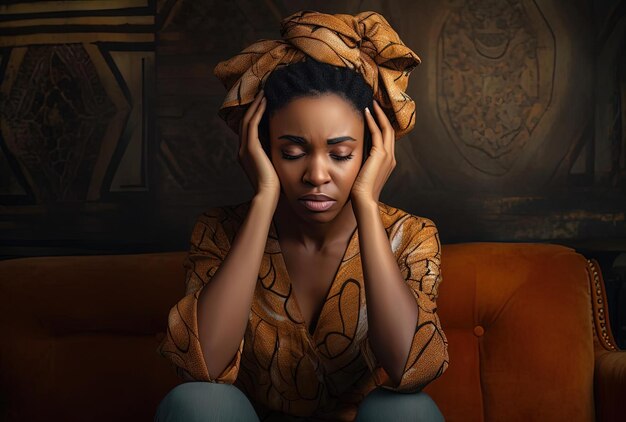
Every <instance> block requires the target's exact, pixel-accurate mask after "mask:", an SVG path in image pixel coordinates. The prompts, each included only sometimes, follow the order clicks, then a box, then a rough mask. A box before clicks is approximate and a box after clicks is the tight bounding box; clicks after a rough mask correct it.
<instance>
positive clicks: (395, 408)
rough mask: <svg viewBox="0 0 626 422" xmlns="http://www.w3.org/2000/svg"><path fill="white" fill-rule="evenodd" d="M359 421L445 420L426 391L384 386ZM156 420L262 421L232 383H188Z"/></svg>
mask: <svg viewBox="0 0 626 422" xmlns="http://www.w3.org/2000/svg"><path fill="white" fill-rule="evenodd" d="M356 420H357V422H371V421H388V420H393V421H419V422H422V421H424V422H440V421H444V418H443V415H442V414H441V412H440V411H439V408H438V407H437V405H436V404H435V402H434V401H433V399H432V398H431V397H430V396H429V395H428V394H426V393H424V392H418V393H410V394H407V393H397V392H394V391H390V390H386V389H383V388H376V389H375V390H372V391H371V392H370V393H369V394H368V395H367V396H366V397H365V398H364V399H363V401H362V402H361V403H360V404H359V407H358V413H357V418H356ZM154 421H155V422H174V421H184V422H201V421H202V422H215V421H220V422H221V421H240V422H248V421H249V422H259V417H258V416H257V414H256V412H255V411H254V408H253V407H252V403H250V401H249V400H248V398H247V397H246V395H245V394H244V393H243V392H242V391H241V390H240V389H238V388H237V387H235V386H234V385H232V384H218V383H210V382H200V381H197V382H185V383H182V384H179V385H177V386H176V387H174V388H173V389H172V390H170V392H169V393H167V395H166V396H165V397H164V398H163V399H162V400H161V402H160V403H159V406H158V408H157V411H156V415H155V417H154Z"/></svg>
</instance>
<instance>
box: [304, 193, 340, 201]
mask: <svg viewBox="0 0 626 422" xmlns="http://www.w3.org/2000/svg"><path fill="white" fill-rule="evenodd" d="M300 199H302V200H310V201H334V199H333V198H331V197H330V196H328V195H324V194H316V193H310V194H307V195H303V196H301V197H300Z"/></svg>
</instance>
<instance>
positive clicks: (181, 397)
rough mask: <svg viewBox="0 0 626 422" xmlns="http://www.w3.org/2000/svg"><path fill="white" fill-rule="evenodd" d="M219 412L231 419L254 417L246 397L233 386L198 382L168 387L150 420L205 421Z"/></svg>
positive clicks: (160, 421) (163, 421) (165, 421)
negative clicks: (152, 418) (153, 416)
mask: <svg viewBox="0 0 626 422" xmlns="http://www.w3.org/2000/svg"><path fill="white" fill-rule="evenodd" d="M220 414H221V415H222V416H226V415H232V416H233V419H232V420H240V419H239V418H241V419H245V417H253V416H256V413H255V412H254V408H253V407H252V404H251V403H250V401H249V400H248V398H247V397H246V396H245V394H243V392H242V391H241V390H240V389H238V388H237V387H235V386H234V385H232V384H219V383H210V382H199V381H198V382H185V383H182V384H179V385H177V386H176V387H174V388H172V389H171V390H170V391H169V392H168V393H167V394H166V395H165V397H164V398H163V399H162V400H161V402H160V403H159V406H158V408H157V411H156V415H155V418H154V420H155V421H156V422H169V421H177V420H185V421H200V420H202V421H206V420H211V419H212V418H213V417H215V416H216V415H220ZM236 415H238V416H236ZM223 420H228V419H223ZM250 420H254V419H250Z"/></svg>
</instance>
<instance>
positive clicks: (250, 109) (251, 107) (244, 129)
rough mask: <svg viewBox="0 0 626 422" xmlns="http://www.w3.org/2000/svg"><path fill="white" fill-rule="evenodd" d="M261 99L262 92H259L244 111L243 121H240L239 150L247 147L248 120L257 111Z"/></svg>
mask: <svg viewBox="0 0 626 422" xmlns="http://www.w3.org/2000/svg"><path fill="white" fill-rule="evenodd" d="M261 98H263V90H260V91H259V92H258V93H257V95H256V97H255V98H254V101H252V102H251V103H250V105H249V106H248V109H247V110H246V113H245V114H244V115H243V119H241V129H242V130H241V131H240V132H239V133H240V136H241V148H242V149H245V148H247V147H248V123H249V122H250V118H251V116H252V115H254V112H255V111H256V109H257V105H258V103H259V102H260V101H261Z"/></svg>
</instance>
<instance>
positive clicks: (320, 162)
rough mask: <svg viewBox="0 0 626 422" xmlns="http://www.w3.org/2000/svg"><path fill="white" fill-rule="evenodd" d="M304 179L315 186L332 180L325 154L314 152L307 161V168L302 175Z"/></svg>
mask: <svg viewBox="0 0 626 422" xmlns="http://www.w3.org/2000/svg"><path fill="white" fill-rule="evenodd" d="M302 181H303V182H304V183H308V184H311V185H313V186H321V185H323V184H325V183H328V182H330V173H329V172H328V164H327V163H326V161H325V159H324V157H323V154H314V155H312V156H311V159H309V160H308V162H307V166H306V170H305V172H304V175H303V176H302Z"/></svg>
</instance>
